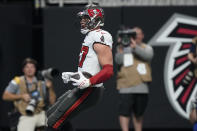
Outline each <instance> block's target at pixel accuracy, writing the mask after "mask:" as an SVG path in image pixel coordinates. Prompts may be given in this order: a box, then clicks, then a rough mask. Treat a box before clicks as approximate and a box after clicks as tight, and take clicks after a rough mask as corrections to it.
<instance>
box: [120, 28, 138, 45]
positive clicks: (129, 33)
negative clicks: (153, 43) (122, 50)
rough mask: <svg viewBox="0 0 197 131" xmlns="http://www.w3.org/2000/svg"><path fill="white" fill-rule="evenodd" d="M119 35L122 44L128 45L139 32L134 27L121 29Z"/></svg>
mask: <svg viewBox="0 0 197 131" xmlns="http://www.w3.org/2000/svg"><path fill="white" fill-rule="evenodd" d="M117 35H118V38H120V39H121V41H120V44H121V45H123V46H125V47H127V46H129V45H130V43H131V38H133V39H135V38H136V35H137V33H136V31H135V30H134V29H123V30H119V31H118V33H117Z"/></svg>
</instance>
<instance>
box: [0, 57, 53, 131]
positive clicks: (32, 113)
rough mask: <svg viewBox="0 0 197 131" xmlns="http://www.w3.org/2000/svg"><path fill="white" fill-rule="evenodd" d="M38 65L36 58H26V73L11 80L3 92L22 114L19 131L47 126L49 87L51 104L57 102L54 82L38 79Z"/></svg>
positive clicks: (24, 64) (24, 68) (18, 126)
mask: <svg viewBox="0 0 197 131" xmlns="http://www.w3.org/2000/svg"><path fill="white" fill-rule="evenodd" d="M36 65H37V62H36V61H35V60H34V59H31V58H26V59H25V60H24V62H23V65H22V69H23V73H24V75H22V76H16V77H15V78H14V79H13V80H11V82H10V83H9V85H8V86H7V88H6V89H5V91H4V94H3V99H4V100H6V101H13V102H14V106H15V108H16V109H17V111H18V112H19V113H20V115H21V116H20V118H19V120H18V124H17V130H18V131H34V130H35V128H36V127H44V126H45V121H46V116H45V111H44V108H45V106H46V102H45V96H46V92H47V88H48V93H49V97H48V98H49V102H50V104H53V103H55V99H56V95H55V93H54V90H53V84H52V82H51V81H50V80H45V81H42V80H39V79H37V77H36V76H35V73H36ZM34 107H35V108H34Z"/></svg>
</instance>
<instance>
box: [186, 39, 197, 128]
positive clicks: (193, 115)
mask: <svg viewBox="0 0 197 131" xmlns="http://www.w3.org/2000/svg"><path fill="white" fill-rule="evenodd" d="M196 45H197V36H196V37H194V38H193V39H192V45H191V47H190V51H189V53H188V59H189V60H190V61H191V68H190V70H191V71H190V74H189V73H188V74H187V75H186V76H185V78H184V81H183V82H184V83H185V84H189V83H190V82H191V79H192V77H195V78H197V54H196V53H197V46H196ZM196 109H197V93H196V94H195V97H194V99H192V101H191V106H190V115H189V119H190V121H191V123H192V124H193V131H197V112H196Z"/></svg>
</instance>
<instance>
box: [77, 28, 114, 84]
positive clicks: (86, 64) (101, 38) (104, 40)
mask: <svg viewBox="0 0 197 131" xmlns="http://www.w3.org/2000/svg"><path fill="white" fill-rule="evenodd" d="M94 43H101V44H104V45H107V46H109V47H110V48H112V44H113V40H112V36H111V34H110V33H109V32H107V31H105V30H102V29H98V30H94V31H91V32H89V33H88V34H87V35H86V37H85V39H84V41H83V43H82V48H81V52H80V55H79V65H78V71H85V72H88V73H90V74H91V75H95V74H97V73H98V72H99V71H100V70H101V65H100V64H99V61H98V57H97V54H96V52H95V51H94ZM101 85H102V84H99V85H96V86H101Z"/></svg>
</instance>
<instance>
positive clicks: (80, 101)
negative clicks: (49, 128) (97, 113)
mask: <svg viewBox="0 0 197 131" xmlns="http://www.w3.org/2000/svg"><path fill="white" fill-rule="evenodd" d="M92 88H93V87H89V88H88V89H87V91H86V92H85V93H84V94H83V95H82V96H81V97H80V98H79V99H78V100H77V101H76V102H75V103H74V104H73V105H72V106H71V107H70V108H69V109H68V110H67V111H66V112H65V113H64V115H63V116H62V117H61V118H60V119H59V120H58V121H57V122H56V123H55V124H54V125H53V128H54V129H57V128H58V127H59V126H60V125H61V124H62V122H64V120H65V119H66V118H67V117H68V115H70V114H71V113H72V112H73V111H74V110H75V109H76V108H77V107H78V106H79V105H80V104H81V103H82V102H83V101H84V100H85V99H86V98H87V96H88V95H89V94H90V93H91V91H92Z"/></svg>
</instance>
